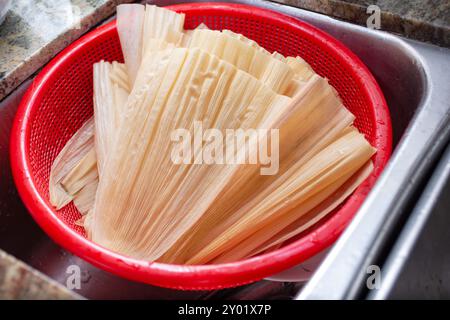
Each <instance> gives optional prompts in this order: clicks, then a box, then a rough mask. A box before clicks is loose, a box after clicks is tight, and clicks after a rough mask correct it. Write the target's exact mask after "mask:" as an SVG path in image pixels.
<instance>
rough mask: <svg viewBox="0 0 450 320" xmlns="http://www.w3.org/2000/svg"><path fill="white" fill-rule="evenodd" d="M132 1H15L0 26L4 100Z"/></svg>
mask: <svg viewBox="0 0 450 320" xmlns="http://www.w3.org/2000/svg"><path fill="white" fill-rule="evenodd" d="M123 2H131V0H124V1H121V0H58V1H54V0H14V1H12V6H11V9H10V10H9V11H8V13H7V15H6V17H5V20H4V22H3V23H2V24H1V25H0V100H2V99H3V98H4V97H5V96H6V95H7V94H8V93H10V92H11V91H12V90H13V89H14V88H16V87H17V86H18V85H19V84H20V83H21V82H23V81H24V80H25V79H27V78H28V77H29V76H30V75H32V74H33V73H34V72H35V71H36V70H37V69H39V68H40V67H41V66H42V65H44V64H45V63H46V62H48V61H49V60H50V59H51V58H52V57H53V56H54V55H55V54H56V53H58V52H59V51H61V50H62V49H63V48H65V47H66V46H67V45H68V44H69V43H71V42H72V41H73V40H75V39H76V38H78V37H79V36H80V35H82V34H83V33H85V32H86V31H87V30H89V29H90V28H92V27H93V26H94V25H96V24H98V23H99V22H100V21H102V20H104V19H105V18H106V17H108V16H110V15H111V14H113V13H114V11H115V7H116V5H117V4H119V3H123Z"/></svg>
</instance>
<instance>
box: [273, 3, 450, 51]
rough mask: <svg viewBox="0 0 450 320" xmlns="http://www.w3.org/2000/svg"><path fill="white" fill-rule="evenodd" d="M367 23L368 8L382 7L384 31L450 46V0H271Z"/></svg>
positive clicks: (350, 20) (357, 22)
mask: <svg viewBox="0 0 450 320" xmlns="http://www.w3.org/2000/svg"><path fill="white" fill-rule="evenodd" d="M271 1H273V2H279V3H283V4H287V5H290V6H295V7H299V8H303V9H307V10H310V11H315V12H319V13H323V14H326V15H329V16H331V17H335V18H338V19H341V20H345V21H349V22H352V23H356V24H360V25H364V26H365V25H366V22H367V19H368V17H369V16H370V14H368V13H367V8H368V7H369V6H371V5H376V6H378V8H379V9H380V22H381V28H380V29H381V30H384V31H388V32H392V33H396V34H399V35H403V36H405V37H408V38H411V39H416V40H420V41H426V42H431V43H434V44H437V45H439V46H443V47H450V1H449V0H408V1H403V0H271Z"/></svg>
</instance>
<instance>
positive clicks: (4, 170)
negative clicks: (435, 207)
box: [0, 1, 450, 299]
mask: <svg viewBox="0 0 450 320" xmlns="http://www.w3.org/2000/svg"><path fill="white" fill-rule="evenodd" d="M241 2H245V3H249V4H254V5H259V6H265V7H269V8H272V9H275V10H279V11H282V12H286V13H287V14H291V15H294V16H297V17H300V18H301V19H303V20H306V21H307V22H310V23H312V24H314V25H316V26H318V27H319V28H321V29H323V30H325V31H327V32H329V33H330V34H332V35H333V36H334V37H336V38H337V39H339V40H341V41H342V42H344V43H345V44H346V45H347V46H349V47H350V49H351V50H352V51H353V52H354V53H356V54H357V55H358V56H359V57H360V58H361V60H362V61H363V62H364V63H365V64H366V65H367V66H368V67H369V69H370V70H371V71H372V73H373V74H374V76H375V78H376V79H377V81H378V83H379V84H380V87H381V88H382V90H383V92H384V94H385V97H386V100H387V103H388V105H389V108H390V111H391V117H392V124H393V130H394V147H399V146H402V143H403V144H404V140H405V132H406V131H407V128H408V126H411V124H412V122H413V121H412V120H413V118H414V117H417V114H418V113H420V112H423V110H422V109H423V108H424V101H426V100H427V97H429V94H430V93H429V89H430V88H429V86H430V80H429V77H430V76H431V75H430V74H429V70H428V67H427V66H426V65H424V62H423V59H422V57H421V55H420V54H419V53H418V51H417V50H416V49H414V48H413V47H411V46H409V45H407V44H406V43H405V42H403V41H401V40H399V39H398V38H394V37H391V36H388V35H383V34H380V33H375V32H366V31H365V29H364V28H361V27H355V26H352V25H350V24H347V23H343V22H337V21H335V20H333V19H330V18H327V17H325V16H321V15H318V14H313V13H309V12H306V11H303V10H300V9H294V8H290V7H285V6H281V5H275V4H271V3H266V2H263V1H241ZM173 3H174V2H172V1H171V2H169V1H156V4H159V5H164V4H173ZM411 43H412V42H410V44H411ZM413 45H414V44H413ZM421 46H422V45H420V44H417V47H421ZM428 47H432V48H434V49H433V50H438V49H435V47H433V46H427V48H428ZM430 50H431V49H430ZM447 83H448V81H447ZM29 85H30V81H28V82H26V83H24V84H23V85H21V86H20V87H19V88H18V89H17V90H16V91H15V92H14V93H13V94H11V95H10V96H9V97H8V98H6V99H5V100H3V101H2V102H0V169H1V173H0V177H1V179H0V248H2V249H3V250H5V251H7V252H9V253H11V254H12V255H14V256H16V257H17V258H19V259H21V260H23V261H24V262H26V263H28V264H30V265H31V266H33V267H34V268H36V269H38V270H40V271H42V272H44V273H45V274H47V275H49V276H50V277H52V278H53V279H55V280H57V281H58V282H60V283H62V284H65V281H66V279H67V276H68V274H66V269H67V267H68V266H70V265H72V264H76V265H78V266H80V268H81V270H82V272H83V280H82V282H83V284H82V289H81V290H80V291H79V293H80V294H82V295H84V296H86V297H88V298H127V297H128V298H171V299H174V298H185V299H190V298H192V299H194V298H206V297H213V298H214V297H220V296H221V295H222V297H223V296H224V293H223V292H219V293H217V292H216V293H213V294H212V295H211V293H205V292H182V291H174V290H167V289H162V288H156V287H151V286H147V285H142V284H138V283H133V282H130V281H126V280H123V279H120V278H118V277H115V276H112V275H110V274H108V273H106V272H103V271H101V270H99V269H97V268H95V267H93V266H91V265H90V264H88V263H86V262H84V261H83V260H81V259H79V258H78V257H75V256H73V255H71V254H70V253H68V252H66V251H65V250H63V249H61V248H60V247H59V246H57V245H56V244H54V243H53V242H52V241H51V240H50V239H49V238H48V237H47V235H45V234H44V233H43V232H42V231H41V230H40V228H39V227H38V226H37V225H36V224H35V222H34V221H33V220H32V218H31V216H30V215H29V214H28V212H27V210H26V209H25V208H24V206H23V204H22V202H21V200H20V198H19V196H18V194H17V191H16V189H15V186H14V183H13V181H12V177H11V172H10V166H9V154H8V140H9V130H10V127H11V122H12V119H13V116H14V113H15V110H16V109H17V106H18V103H19V101H20V98H21V97H22V95H23V93H24V91H25V89H26V88H27V87H28V86H29ZM449 101H450V99H449ZM419 120H420V118H419ZM408 130H410V128H409V129H408ZM423 130H424V135H428V136H431V133H430V131H429V129H427V128H425V127H424V128H423ZM427 130H428V131H427ZM428 136H427V137H428ZM417 152H424V149H423V143H422V144H419V145H418V147H417ZM395 157H396V156H394V159H393V160H396V158H395ZM397 157H398V155H397ZM401 178H402V177H399V179H401ZM397 187H400V186H397ZM249 288H251V289H252V290H253V289H254V292H255V293H253V295H250V296H252V297H254V298H261V297H266V298H267V297H270V296H272V297H273V296H274V295H278V297H281V298H289V297H290V296H292V295H293V294H294V293H295V292H296V291H295V290H298V287H296V286H294V285H292V284H285V283H271V282H269V281H262V282H259V283H257V284H254V285H253V287H249ZM245 290H247V291H249V290H250V289H244V291H245ZM241 292H242V290H241ZM227 294H228V296H230V297H232V296H233V295H234V296H235V297H236V294H237V293H236V291H233V292H231V291H227ZM258 294H259V296H258ZM214 295H215V296H214Z"/></svg>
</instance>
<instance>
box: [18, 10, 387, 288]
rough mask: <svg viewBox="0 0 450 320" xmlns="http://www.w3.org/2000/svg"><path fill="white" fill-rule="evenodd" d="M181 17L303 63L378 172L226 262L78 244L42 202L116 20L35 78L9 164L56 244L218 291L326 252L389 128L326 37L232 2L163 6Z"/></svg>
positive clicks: (367, 88) (73, 215) (83, 115)
mask: <svg viewBox="0 0 450 320" xmlns="http://www.w3.org/2000/svg"><path fill="white" fill-rule="evenodd" d="M168 8H170V9H171V10H175V11H178V12H184V13H185V14H186V23H185V28H186V29H192V28H195V27H196V26H197V25H199V24H200V23H201V22H203V23H205V24H206V25H207V26H208V27H209V28H211V29H230V30H232V31H235V32H238V33H242V34H243V35H245V36H247V37H249V38H251V39H253V40H256V41H257V42H258V43H259V44H260V45H262V46H263V47H265V48H266V49H267V50H269V51H274V50H276V51H278V52H280V53H282V54H283V55H285V56H297V55H299V56H301V57H303V58H304V59H305V60H306V61H307V62H308V63H309V64H310V65H311V66H312V67H313V68H314V70H315V71H316V72H317V73H318V74H320V75H322V76H324V77H326V78H328V79H329V80H330V83H331V84H332V85H333V86H334V87H335V88H336V90H337V91H338V92H339V94H340V96H341V97H342V99H343V102H344V104H345V106H346V107H347V108H348V109H349V110H350V111H351V112H352V113H353V114H354V115H355V116H356V121H355V125H356V126H357V127H358V129H359V130H360V131H361V132H363V133H364V134H365V135H366V138H367V139H368V141H369V142H370V143H371V144H372V145H373V146H374V147H376V148H377V149H378V152H377V153H376V155H374V157H373V161H374V165H375V170H374V171H373V173H372V175H371V176H370V177H369V178H368V179H367V180H366V181H365V182H364V183H363V184H362V185H361V186H360V187H359V188H358V189H357V190H356V191H355V192H354V193H353V195H352V196H350V197H349V198H348V199H347V200H346V201H345V203H344V204H343V205H341V206H340V207H339V208H338V209H336V210H335V211H334V212H333V213H331V214H329V215H328V216H327V217H326V218H325V219H323V220H322V221H320V222H319V223H317V224H316V225H314V226H313V227H312V228H310V229H309V230H307V231H305V232H303V233H302V234H301V235H299V236H298V237H297V238H296V239H295V240H294V241H291V242H290V243H288V244H286V245H284V246H283V247H282V248H280V249H278V250H276V251H274V252H271V253H267V254H263V255H260V256H257V257H253V258H250V259H246V260H242V261H237V262H233V263H226V264H218V265H198V266H182V265H172V264H163V263H155V262H147V261H140V260H135V259H131V258H128V257H125V256H122V255H120V254H117V253H114V252H111V251H109V250H107V249H105V248H103V247H101V246H99V245H97V244H95V243H93V242H91V241H89V240H87V239H86V238H85V235H84V233H83V230H82V229H81V228H80V227H78V226H76V225H74V221H75V220H77V219H78V218H79V217H80V214H79V213H78V211H77V210H76V209H75V207H74V206H73V205H69V206H67V207H65V208H64V209H62V210H60V211H56V210H55V209H54V208H53V207H52V206H51V204H50V202H49V194H48V183H49V174H50V167H51V164H52V162H53V160H54V159H55V157H56V156H57V154H58V153H59V152H60V150H61V149H62V148H63V146H64V145H65V143H66V142H67V140H68V139H69V138H70V137H71V136H72V135H73V134H74V133H75V131H76V130H77V129H78V128H79V127H80V126H81V125H82V124H83V122H84V121H86V120H87V119H88V118H89V117H90V116H91V115H92V113H93V102H92V100H93V98H92V88H93V84H92V65H93V63H95V62H97V61H100V60H101V59H104V60H107V61H113V60H119V61H123V58H122V52H121V48H120V44H119V38H118V35H117V31H116V25H115V22H111V23H109V24H107V25H105V26H102V27H100V28H97V29H95V30H94V31H92V32H90V33H89V34H87V35H85V36H84V37H82V38H81V39H79V40H78V41H76V42H74V43H73V44H72V45H70V46H69V47H67V48H66V49H65V50H64V51H63V52H61V53H60V54H59V55H58V56H57V57H56V58H54V59H53V60H52V61H51V62H50V63H49V64H48V65H47V66H46V67H45V68H44V69H43V70H42V71H41V73H40V74H39V75H38V76H37V77H36V79H35V80H34V82H33V84H32V85H31V87H30V88H29V90H28V92H27V93H26V95H25V97H24V98H23V100H22V103H21V105H20V107H19V109H18V111H17V115H16V119H15V122H14V126H13V130H12V136H11V163H12V170H13V174H14V179H15V182H16V185H17V188H18V190H19V193H20V195H21V197H22V199H23V201H24V203H25V205H26V206H27V208H28V209H29V211H30V212H31V214H32V215H33V217H34V219H35V220H36V221H37V222H38V224H39V225H40V226H41V227H42V228H43V229H44V230H45V231H46V232H47V233H48V234H49V235H50V237H52V238H53V239H54V240H55V241H56V242H57V243H59V244H60V245H61V246H63V247H64V248H66V249H68V250H70V251H71V252H73V253H75V254H76V255H78V256H80V257H82V258H83V259H85V260H87V261H89V262H91V263H92V264H94V265H96V266H98V267H100V268H102V269H104V270H107V271H110V272H112V273H115V274H117V275H119V276H122V277H125V278H128V279H130V280H135V281H141V282H145V283H149V284H153V285H158V286H163V287H170V288H175V289H198V290H200V289H202V290H208V289H218V288H225V287H231V286H237V285H242V284H245V283H249V282H252V281H256V280H259V279H262V278H264V277H267V276H269V275H273V274H275V273H277V272H280V271H282V270H284V269H287V268H289V267H292V266H294V265H296V264H299V263H301V262H302V261H304V260H306V259H308V258H310V257H312V256H313V255H315V254H316V253H318V252H320V251H321V250H323V249H324V248H326V247H328V246H329V245H331V244H332V243H333V242H334V241H335V240H336V239H337V238H338V236H339V235H340V234H341V232H342V231H343V230H344V228H345V227H346V226H347V224H348V223H349V222H350V220H351V219H352V217H353V216H354V215H355V213H356V212H357V210H358V208H359V207H360V206H361V204H362V202H363V200H364V198H365V197H366V195H367V194H368V192H369V190H370V188H371V187H372V186H373V184H374V183H375V180H376V179H377V177H378V176H379V175H380V173H381V171H382V169H383V167H384V166H385V164H386V162H387V160H388V158H389V155H390V152H391V136H392V134H391V123H390V117H389V111H388V108H387V105H386V102H385V100H384V97H383V94H382V92H381V90H380V88H379V87H378V85H377V83H376V81H375V79H374V78H373V76H372V75H371V74H370V72H369V71H368V70H367V68H366V67H365V66H364V64H363V63H362V62H361V61H360V60H359V59H358V58H357V57H356V56H355V55H354V54H353V53H352V52H350V51H349V50H348V49H347V48H346V47H345V46H344V45H342V44H341V43H340V42H338V41H337V40H335V39H334V38H332V37H331V36H329V35H327V34H326V33H324V32H322V31H320V30H318V29H316V28H314V27H312V26H310V25H309V24H307V23H304V22H301V21H299V20H296V19H294V18H291V17H289V16H286V15H283V14H280V13H277V12H273V11H269V10H264V9H259V8H255V7H250V6H244V5H237V4H218V3H196V4H182V5H175V6H170V7H168Z"/></svg>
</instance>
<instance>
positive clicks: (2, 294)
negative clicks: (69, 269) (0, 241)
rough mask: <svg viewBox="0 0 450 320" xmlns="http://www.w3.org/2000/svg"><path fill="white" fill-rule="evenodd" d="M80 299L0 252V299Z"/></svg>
mask: <svg viewBox="0 0 450 320" xmlns="http://www.w3.org/2000/svg"><path fill="white" fill-rule="evenodd" d="M80 298H81V297H80V296H79V295H77V294H75V293H73V292H72V291H70V290H68V289H66V288H64V287H62V286H61V285H60V284H58V283H56V282H55V281H53V280H51V279H49V278H48V277H46V276H44V275H43V274H41V273H40V272H37V271H36V270H33V269H31V268H30V267H28V266H27V265H25V264H24V263H22V262H20V261H18V260H16V259H15V258H13V257H12V256H10V255H8V254H7V253H5V252H3V251H2V250H0V299H39V300H40V299H52V300H61V299H64V300H67V299H70V300H72V299H80Z"/></svg>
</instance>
